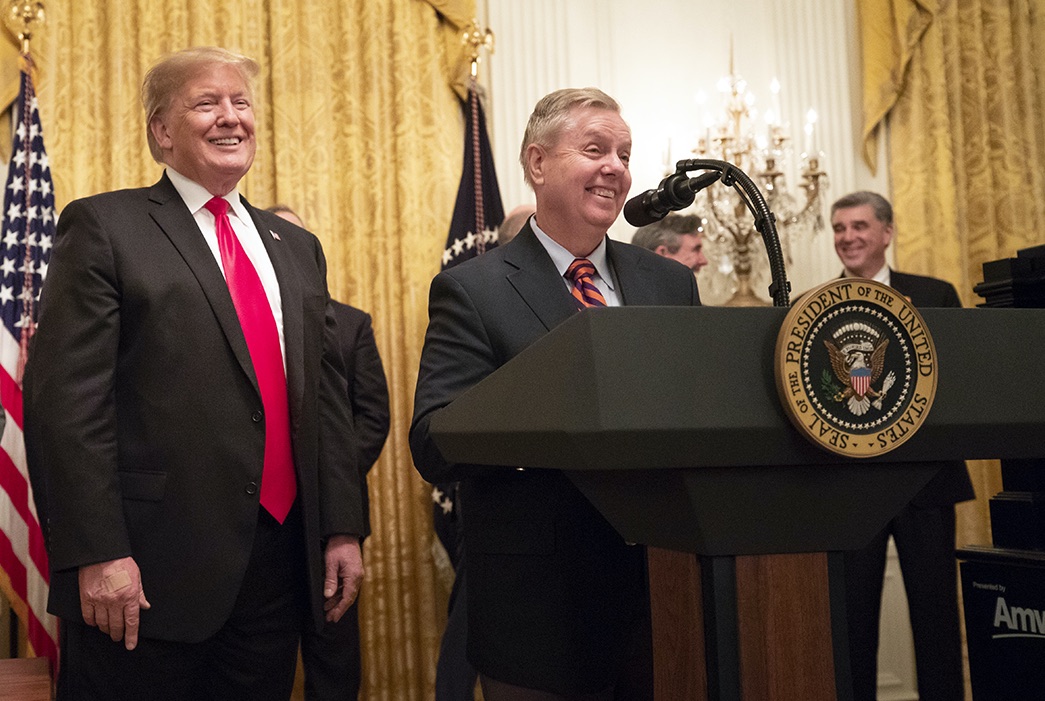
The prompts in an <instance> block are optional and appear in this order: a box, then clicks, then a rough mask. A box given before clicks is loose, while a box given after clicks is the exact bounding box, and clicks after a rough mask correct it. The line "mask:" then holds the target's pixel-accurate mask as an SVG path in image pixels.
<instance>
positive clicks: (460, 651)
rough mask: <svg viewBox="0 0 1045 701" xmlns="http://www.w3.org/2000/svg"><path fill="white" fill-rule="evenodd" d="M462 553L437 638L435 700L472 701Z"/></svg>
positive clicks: (474, 676)
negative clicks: (441, 630)
mask: <svg viewBox="0 0 1045 701" xmlns="http://www.w3.org/2000/svg"><path fill="white" fill-rule="evenodd" d="M465 580H466V575H465V567H464V557H463V556H461V558H460V560H459V561H458V564H457V570H456V575H455V577H454V586H453V589H451V590H450V604H449V610H448V613H447V617H446V628H445V629H444V630H443V637H442V640H440V641H439V659H438V661H437V662H436V668H435V701H472V699H474V698H475V682H476V679H477V677H478V676H479V673H478V672H476V671H475V668H474V667H472V665H471V663H470V662H469V661H468V657H467V647H468V605H467V598H468V597H467V595H466V594H467V592H466V589H465V588H466V587H467V584H466V583H465Z"/></svg>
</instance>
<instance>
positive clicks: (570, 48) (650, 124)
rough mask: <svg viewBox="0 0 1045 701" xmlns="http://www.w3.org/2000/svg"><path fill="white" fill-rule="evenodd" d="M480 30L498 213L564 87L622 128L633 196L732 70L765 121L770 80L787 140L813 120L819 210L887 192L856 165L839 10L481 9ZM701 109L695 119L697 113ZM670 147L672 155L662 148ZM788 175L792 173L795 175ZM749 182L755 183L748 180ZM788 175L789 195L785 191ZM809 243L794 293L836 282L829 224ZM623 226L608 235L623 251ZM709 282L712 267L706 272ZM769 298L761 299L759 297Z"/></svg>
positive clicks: (848, 23) (529, 3)
mask: <svg viewBox="0 0 1045 701" xmlns="http://www.w3.org/2000/svg"><path fill="white" fill-rule="evenodd" d="M480 9H481V10H482V11H483V12H484V14H485V16H484V17H483V18H482V19H483V21H484V22H485V24H486V25H488V26H489V27H490V28H491V29H492V30H493V31H494V33H495V34H496V38H497V44H496V52H495V53H494V55H493V56H492V57H490V59H489V60H488V61H487V62H485V63H484V64H483V66H482V69H481V70H482V75H481V76H480V78H481V80H482V81H483V82H484V83H485V84H486V85H487V87H488V90H489V97H490V100H489V124H490V132H491V139H492V140H493V147H494V154H495V161H496V165H497V174H498V178H499V180H500V184H501V192H502V196H503V197H504V203H505V207H506V209H511V208H512V207H514V206H515V205H517V204H521V203H524V202H532V201H533V193H532V192H531V191H530V190H529V189H528V188H527V187H526V185H525V184H524V183H523V179H522V172H521V168H520V166H519V163H518V150H519V144H520V142H521V140H522V134H523V130H524V128H525V125H526V119H527V118H528V116H529V114H530V111H531V110H532V108H533V105H534V104H535V103H536V102H537V100H538V99H540V98H541V97H542V96H544V95H546V94H547V93H549V92H551V91H552V90H556V89H558V88H563V87H583V86H587V85H594V86H596V87H599V88H602V89H603V90H605V91H606V92H607V93H609V94H610V95H612V96H613V97H615V98H616V99H617V100H618V101H619V102H620V103H621V105H622V107H623V112H624V117H625V119H626V120H627V121H628V123H629V124H630V125H631V128H632V135H633V139H634V149H633V152H632V175H633V185H632V194H633V195H634V194H638V193H640V192H642V191H643V190H646V189H649V188H652V187H655V186H656V185H657V183H659V182H660V179H661V178H662V177H663V175H664V169H665V164H666V162H668V159H669V155H670V162H673V161H675V160H678V159H680V158H687V157H690V156H691V154H690V153H689V149H690V148H692V146H693V145H695V141H696V136H697V132H698V130H702V129H703V125H704V113H705V112H708V111H711V112H717V111H718V109H719V107H720V104H721V101H720V98H719V93H718V92H717V89H716V86H717V83H718V80H719V78H720V77H722V76H723V75H726V74H728V72H729V57H730V44H731V42H732V45H733V56H734V69H735V71H736V72H737V73H738V74H740V75H742V76H743V77H744V78H745V79H746V80H747V81H748V84H749V85H750V86H751V90H752V91H754V92H755V94H756V95H757V96H758V97H759V99H760V101H761V104H760V105H758V108H759V109H760V111H761V110H764V109H765V108H766V107H768V106H769V105H768V102H769V100H770V91H769V84H770V81H771V80H772V79H773V78H774V77H776V78H778V79H779V80H780V82H781V84H782V90H781V94H780V103H781V110H782V112H783V115H784V118H785V119H786V120H787V121H789V122H790V123H791V132H792V134H793V136H794V137H795V139H796V140H799V139H800V138H801V129H802V124H803V120H804V115H805V113H806V111H807V110H808V109H809V108H810V107H812V108H814V109H816V110H817V112H818V113H819V114H820V125H819V135H820V145H821V148H822V149H823V150H824V152H825V154H826V166H827V168H826V170H827V171H828V173H829V175H830V189H829V190H828V192H827V193H826V195H825V200H826V204H829V203H830V201H832V200H833V199H834V198H837V197H839V196H841V195H843V194H845V193H847V192H850V191H852V190H855V189H863V188H869V189H878V190H880V191H883V192H884V191H885V188H886V185H885V183H884V180H883V179H881V178H879V179H877V180H876V179H874V178H873V177H872V176H871V175H870V173H869V172H868V171H867V169H866V167H865V166H863V164H862V162H861V161H860V160H859V159H858V156H857V154H858V146H859V124H858V120H859V113H858V110H859V105H860V98H859V88H858V85H857V83H856V81H858V80H859V63H858V57H857V56H856V55H855V53H854V52H855V48H856V46H857V42H856V25H855V22H856V18H855V10H854V9H853V8H852V7H850V6H849V3H839V2H837V0H749V1H748V2H742V3H741V2H732V1H731V0H688V1H687V0H525V1H522V0H485V2H483V1H482V0H481V1H480ZM701 91H702V92H703V93H704V94H705V95H706V98H707V101H706V103H705V106H704V107H701V106H700V105H698V103H697V95H698V93H700V92H701ZM669 140H670V143H671V150H670V154H669V153H668V143H669ZM794 167H797V164H795V166H794ZM749 175H753V174H749ZM797 181H798V178H797V176H796V174H795V173H792V177H791V178H790V183H791V184H792V185H797ZM824 216H825V228H824V230H823V231H822V232H821V233H820V234H819V236H818V237H817V239H816V240H814V241H810V242H805V243H801V242H800V243H799V244H798V245H796V246H795V247H794V262H793V264H792V265H791V266H789V269H788V277H789V279H790V280H791V282H792V288H793V290H794V291H795V292H800V291H803V290H805V289H808V288H809V287H811V286H812V285H814V284H817V283H819V282H822V281H824V280H826V279H827V278H829V277H832V276H834V275H837V273H838V271H839V269H840V266H839V264H838V261H837V259H836V258H835V255H834V251H833V247H832V242H831V236H830V231H829V229H830V226H829V222H827V221H826V208H825V212H824ZM632 233H633V228H632V227H631V226H630V225H628V224H627V222H625V221H624V220H623V218H621V219H620V220H619V221H618V222H617V224H615V225H614V227H613V228H612V229H611V230H610V234H611V235H612V236H613V237H615V238H619V239H622V240H629V239H630V238H631V235H632ZM709 268H710V266H709ZM709 268H706V269H705V270H704V271H702V272H701V277H700V282H701V287H702V293H703V294H704V296H705V297H707V298H708V300H707V301H711V302H715V301H720V300H719V299H716V298H713V297H721V294H720V288H721V287H722V284H723V283H722V281H721V280H713V279H711V276H712V275H716V273H715V272H714V271H712V270H710V269H709ZM767 296H768V295H767Z"/></svg>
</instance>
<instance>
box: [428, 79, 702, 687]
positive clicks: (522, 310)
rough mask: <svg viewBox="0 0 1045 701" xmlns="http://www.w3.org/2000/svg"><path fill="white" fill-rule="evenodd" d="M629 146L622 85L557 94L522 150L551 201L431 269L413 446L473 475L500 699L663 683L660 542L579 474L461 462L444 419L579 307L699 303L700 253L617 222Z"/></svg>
mask: <svg viewBox="0 0 1045 701" xmlns="http://www.w3.org/2000/svg"><path fill="white" fill-rule="evenodd" d="M630 153H631V130H630V129H629V128H628V125H627V124H626V123H625V122H624V120H623V119H622V118H621V115H620V107H619V105H618V104H617V102H616V101H615V100H613V98H611V97H609V96H608V95H606V94H605V93H603V92H602V91H600V90H597V89H594V88H587V89H568V90H559V91H556V92H554V93H551V94H549V95H547V96H545V97H544V98H542V99H541V100H540V101H539V102H538V103H537V106H536V107H535V108H534V111H533V114H532V115H530V120H529V123H528V125H527V127H526V133H525V135H524V137H523V143H522V149H521V153H520V160H521V161H522V165H523V170H524V175H525V178H526V181H527V182H528V183H529V184H530V186H531V187H532V188H533V190H534V193H535V195H536V202H537V212H536V216H535V217H534V218H532V219H530V221H529V222H528V223H527V225H526V226H524V227H523V229H522V231H521V232H520V233H519V235H518V236H517V237H516V238H515V239H513V240H512V241H511V242H510V243H508V244H507V245H505V246H503V247H500V248H497V249H494V250H493V251H491V252H488V253H486V255H482V256H479V257H477V258H475V259H473V260H470V261H468V262H466V263H463V264H461V265H458V266H456V267H454V268H451V269H449V270H447V271H444V272H442V273H440V274H439V275H438V276H437V277H436V278H435V280H434V281H433V282H432V289H431V297H430V301H429V316H430V321H429V325H428V332H427V334H426V336H425V345H424V350H423V352H422V355H421V368H420V374H419V375H418V380H417V392H416V396H415V404H414V420H413V425H412V426H411V431H410V447H411V450H412V451H413V456H414V462H415V464H416V465H417V469H418V471H419V472H420V473H421V475H422V476H423V477H424V478H425V479H426V480H428V481H430V482H439V481H450V480H457V479H460V480H463V481H462V487H461V503H462V510H463V523H464V533H465V535H464V542H465V552H466V558H467V561H468V578H469V582H468V594H467V595H468V602H467V604H468V656H469V659H470V660H471V662H472V664H474V665H475V667H476V668H477V669H478V670H479V673H480V679H481V682H482V685H483V693H484V697H485V698H486V699H487V701H501V700H505V699H511V700H513V701H514V700H523V699H527V700H529V699H544V700H551V699H613V698H618V699H649V698H652V654H651V647H652V644H651V642H650V629H649V600H648V591H647V583H646V571H645V549H644V548H643V547H642V546H636V545H628V544H627V543H625V542H624V540H623V539H622V538H621V537H620V535H618V534H617V532H616V531H615V530H614V529H613V527H612V526H610V525H609V523H608V522H607V521H606V520H605V519H604V518H603V517H602V515H601V514H599V512H598V511H596V510H595V507H593V506H592V505H591V504H590V503H589V502H588V501H587V500H586V499H585V498H584V497H583V496H582V495H581V493H580V492H579V491H578V490H577V489H576V487H574V486H573V484H572V483H571V482H570V480H569V479H568V478H567V477H566V475H565V474H564V473H562V472H560V471H557V470H528V469H513V468H505V467H490V466H485V467H484V466H476V465H456V464H448V463H447V462H446V461H445V460H444V459H443V457H442V456H441V455H440V454H439V451H438V449H437V448H436V446H435V444H434V443H433V442H432V439H431V435H430V433H429V424H430V422H431V419H432V416H433V415H434V414H435V413H436V412H438V411H439V409H441V408H442V407H444V406H446V405H447V404H449V403H450V402H452V401H453V400H454V399H455V398H456V397H457V396H458V395H460V394H461V393H462V392H464V391H465V390H467V389H468V388H469V387H472V386H473V385H475V384H476V383H478V382H479V381H480V380H482V379H483V378H485V377H486V376H488V375H490V374H491V373H492V372H493V371H495V370H496V369H497V368H499V367H500V366H502V365H504V364H505V363H507V362H508V361H509V360H511V359H512V358H513V357H515V356H516V355H517V354H518V353H519V352H521V351H522V350H523V349H525V348H526V347H527V346H529V345H531V344H532V343H533V342H535V341H536V340H537V339H539V338H541V337H542V336H544V335H545V334H546V333H548V332H549V331H550V330H551V329H553V328H554V327H556V326H557V325H558V324H560V323H562V322H563V321H566V320H567V319H568V318H569V317H570V316H571V315H572V314H575V313H576V312H577V311H578V310H579V309H583V308H585V307H587V306H617V305H621V304H634V305H676V306H688V305H697V304H699V303H700V300H699V296H698V293H697V286H696V282H695V280H694V277H693V274H692V272H691V271H690V270H689V269H687V268H686V267H685V266H683V265H680V264H679V263H676V262H675V261H672V260H669V259H667V258H662V257H661V256H658V255H656V254H655V253H652V252H650V251H646V250H644V249H641V248H639V247H636V246H631V245H629V244H623V243H619V242H616V241H613V240H611V239H610V238H609V237H608V236H607V235H606V232H607V230H608V229H609V227H610V225H611V224H613V222H614V221H615V220H616V218H617V215H618V214H619V213H620V211H621V208H622V207H623V205H624V200H625V198H626V197H627V195H628V190H629V189H630V186H631V173H630V172H629V170H628V160H629V157H630ZM577 411H584V408H583V407H577ZM563 467H567V465H563Z"/></svg>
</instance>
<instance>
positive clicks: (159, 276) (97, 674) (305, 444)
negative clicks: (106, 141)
mask: <svg viewBox="0 0 1045 701" xmlns="http://www.w3.org/2000/svg"><path fill="white" fill-rule="evenodd" d="M258 72H259V68H258V65H257V63H255V62H254V61H253V60H251V59H249V58H246V57H244V56H239V55H237V54H234V53H231V52H229V51H226V50H224V49H218V48H213V47H205V48H196V49H188V50H185V51H180V52H177V53H175V54H172V55H170V56H168V57H166V58H164V59H162V60H161V61H159V62H158V63H157V64H155V65H154V66H153V67H152V69H150V70H149V72H148V73H147V75H146V76H145V80H144V83H143V86H142V93H141V94H142V102H143V104H144V107H145V126H146V135H147V137H148V142H149V149H150V151H151V153H152V155H153V157H154V158H155V159H156V160H157V161H158V162H159V163H162V164H164V166H165V170H164V173H163V175H162V176H161V178H160V180H159V181H158V182H157V183H156V184H154V185H153V186H151V187H146V188H139V189H133V190H120V191H117V192H109V193H104V194H100V195H95V196H93V197H88V198H85V199H81V200H77V201H74V202H72V203H70V204H69V205H68V206H67V207H66V208H65V209H64V211H63V212H62V215H61V217H60V219H59V221H58V232H57V237H56V242H55V246H54V251H53V255H52V258H51V263H50V270H49V274H48V276H47V282H46V283H45V285H44V288H43V295H42V299H41V302H40V324H39V328H38V330H37V332H36V335H35V337H34V339H33V343H32V346H31V348H30V351H29V360H28V364H27V366H26V375H25V443H26V454H27V458H28V465H29V474H30V478H31V479H32V484H33V492H34V495H35V498H36V503H37V511H38V513H39V514H40V518H41V525H42V526H43V528H44V534H45V539H46V542H47V552H48V556H49V564H50V575H51V579H50V585H51V587H50V593H49V600H48V611H50V612H51V613H53V614H55V615H57V616H58V617H59V618H61V626H60V643H59V644H60V651H61V660H62V662H61V666H60V668H59V673H58V684H57V687H58V690H57V694H58V698H59V699H62V700H64V699H76V700H77V701H84V700H88V701H90V700H94V699H98V700H105V701H122V700H127V701H133V700H140V699H150V700H151V699H213V700H215V701H217V700H218V699H258V700H262V701H266V700H271V701H285V700H286V699H287V698H288V697H289V695H290V692H291V688H292V686H293V680H294V666H295V659H296V655H297V646H298V637H299V634H300V630H301V621H302V618H303V617H304V616H305V615H306V612H308V611H309V610H311V614H312V616H313V618H314V619H315V621H317V623H318V622H319V621H322V620H323V619H324V617H325V618H326V619H327V620H330V621H336V620H338V619H340V618H341V616H342V615H343V614H344V612H345V610H346V609H347V608H348V607H349V605H350V604H351V603H352V602H353V601H354V600H355V598H356V593H357V592H358V590H359V586H360V584H361V582H362V579H363V565H362V556H361V554H360V549H359V537H360V535H361V534H362V532H363V519H362V511H361V499H360V485H359V470H358V468H357V466H356V454H357V451H358V447H357V444H356V440H355V432H354V429H353V424H352V417H351V413H350V410H349V403H348V399H347V397H346V389H345V379H344V371H343V369H342V361H341V358H340V354H339V353H338V352H337V347H336V343H335V339H334V320H333V313H332V311H331V309H330V305H329V295H328V293H327V282H326V262H325V259H324V256H323V250H322V247H321V246H320V244H319V241H318V239H316V238H315V237H314V236H312V235H311V234H309V233H308V232H305V231H302V230H301V229H299V228H297V227H295V226H292V225H290V224H288V223H287V222H285V221H284V220H282V219H280V218H279V217H276V216H273V215H272V214H269V213H268V212H265V211H262V210H258V209H255V208H254V207H252V206H251V205H250V203H249V202H247V200H246V199H245V198H243V197H242V196H241V195H240V194H239V191H238V184H239V182H240V180H241V179H242V178H243V176H244V175H246V173H247V171H248V170H249V169H250V167H251V165H252V163H253V162H254V155H255V152H256V148H257V144H256V140H255V129H254V124H255V122H254V109H253V95H254V91H253V87H252V81H253V79H254V78H255V77H256V76H257V74H258ZM324 612H325V616H324Z"/></svg>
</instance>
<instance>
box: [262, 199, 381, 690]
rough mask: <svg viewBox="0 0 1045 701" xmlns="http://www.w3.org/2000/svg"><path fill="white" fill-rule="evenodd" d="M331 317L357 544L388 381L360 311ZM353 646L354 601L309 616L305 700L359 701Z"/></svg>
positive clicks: (284, 210) (282, 211)
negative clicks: (337, 616) (356, 487)
mask: <svg viewBox="0 0 1045 701" xmlns="http://www.w3.org/2000/svg"><path fill="white" fill-rule="evenodd" d="M268 211H270V212H272V213H273V214H275V215H276V216H278V217H282V218H283V219H286V220H287V221H289V222H290V223H292V224H294V225H295V226H299V227H301V228H302V229H304V228H305V224H304V222H303V221H302V220H301V217H299V216H298V215H297V214H296V213H295V212H294V211H293V210H292V209H291V208H290V207H287V206H286V205H279V204H278V205H274V206H272V207H269V209H268ZM331 304H333V307H334V318H336V319H337V340H338V346H339V348H340V350H341V357H342V359H343V360H344V364H345V375H346V379H347V380H348V399H349V401H350V402H351V405H352V417H353V419H354V420H355V426H356V435H357V436H358V438H359V482H360V485H361V486H362V498H363V519H364V524H363V532H362V533H360V544H362V542H363V540H365V539H366V537H367V536H369V535H370V499H369V495H368V490H367V487H366V478H367V473H368V472H369V471H370V468H371V467H373V466H374V463H375V462H377V458H378V457H379V456H380V455H381V449H382V448H383V447H384V445H385V439H387V438H388V429H389V409H388V383H387V381H386V379H385V371H384V367H383V365H382V364H381V355H380V354H379V353H378V350H377V342H376V341H375V340H374V330H373V327H372V325H371V318H370V315H369V314H367V313H366V312H364V311H363V310H361V309H357V308H355V307H352V306H349V305H347V304H342V303H341V302H338V301H336V300H331ZM361 658H362V654H361V649H360V645H359V600H358V599H357V600H356V601H355V602H354V603H353V604H352V605H351V606H350V607H349V608H348V611H346V612H345V615H344V616H342V617H341V620H340V621H336V622H329V621H328V622H325V624H324V626H323V627H322V628H321V629H319V630H316V626H315V625H313V622H312V619H311V618H310V617H308V618H306V620H305V627H304V630H303V631H302V636H301V659H302V665H303V667H304V670H305V698H306V699H307V700H308V701H344V699H357V698H359V689H360V686H361V685H362V666H361Z"/></svg>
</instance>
